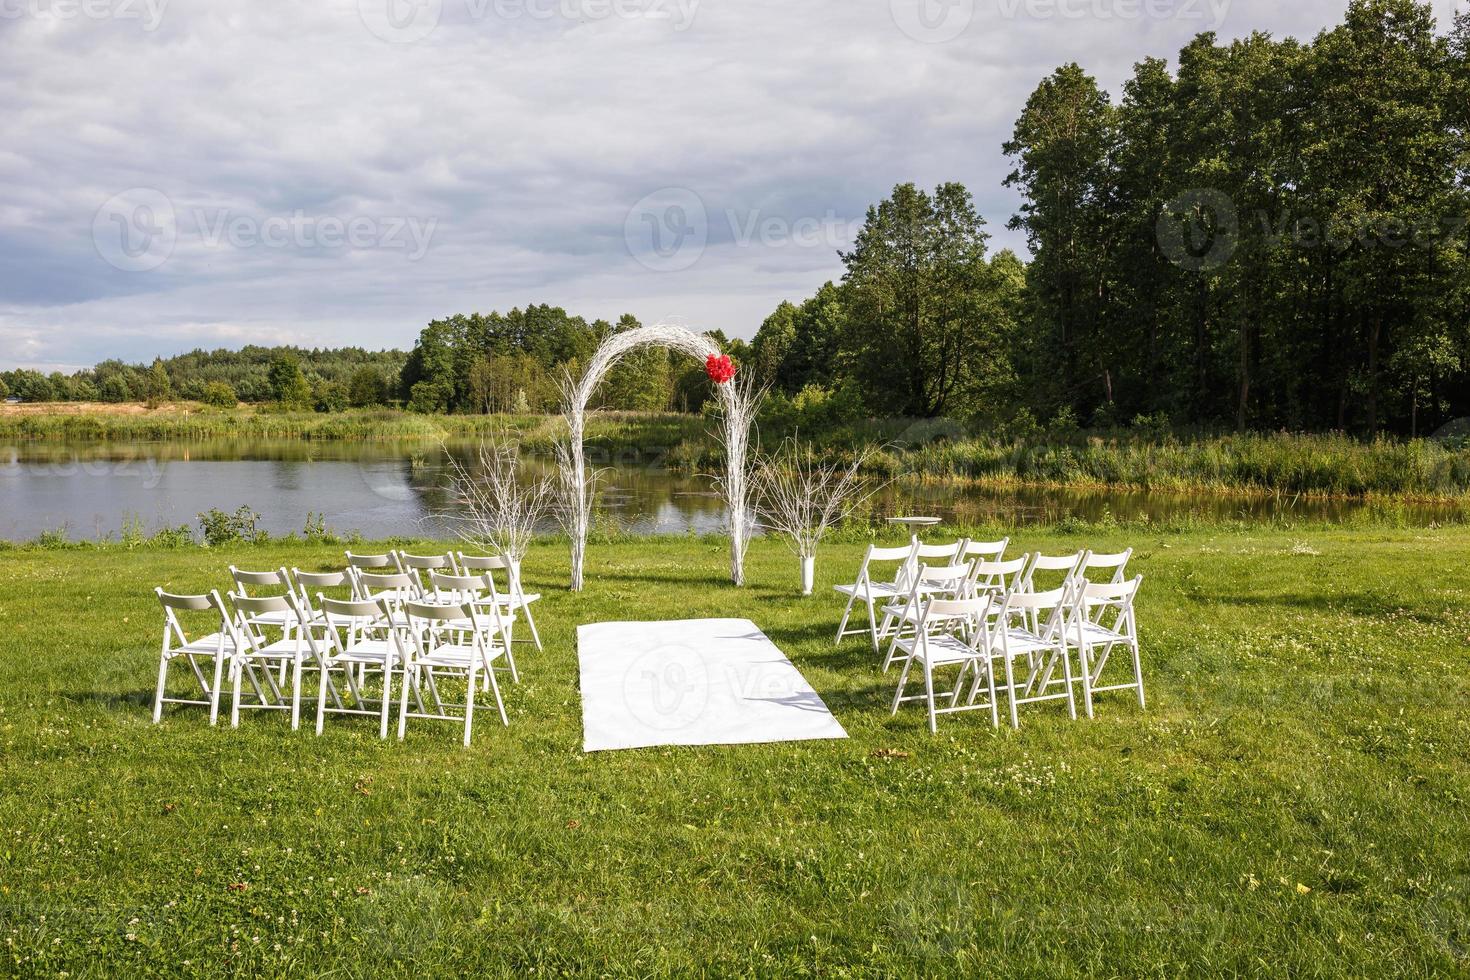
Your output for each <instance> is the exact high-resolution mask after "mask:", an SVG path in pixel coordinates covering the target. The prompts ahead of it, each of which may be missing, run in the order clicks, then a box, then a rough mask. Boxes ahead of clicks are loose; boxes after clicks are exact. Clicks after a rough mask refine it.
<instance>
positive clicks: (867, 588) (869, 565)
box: [832, 544, 917, 653]
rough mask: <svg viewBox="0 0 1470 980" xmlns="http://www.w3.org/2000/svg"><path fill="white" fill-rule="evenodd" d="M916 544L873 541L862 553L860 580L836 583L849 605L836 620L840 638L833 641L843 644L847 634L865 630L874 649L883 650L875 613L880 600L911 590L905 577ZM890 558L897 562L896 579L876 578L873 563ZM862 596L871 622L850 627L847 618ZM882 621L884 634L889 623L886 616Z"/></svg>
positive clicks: (894, 597) (890, 598)
mask: <svg viewBox="0 0 1470 980" xmlns="http://www.w3.org/2000/svg"><path fill="white" fill-rule="evenodd" d="M916 547H917V545H912V544H907V545H904V546H903V547H900V548H879V547H876V546H874V545H871V544H870V545H868V550H867V551H866V552H864V553H863V564H862V567H861V568H859V569H858V576H857V581H855V582H853V583H852V584H851V585H834V586H833V587H832V588H833V589H834V590H836V591H837V592H840V593H841V594H843V595H845V596H847V606H846V608H844V609H843V610H842V622H840V623H838V624H837V638H836V640H835V641H833V642H834V645H838V644H841V643H842V638H843V637H844V636H856V635H858V634H859V633H864V632H866V633H867V634H868V638H869V640H870V641H871V642H872V644H873V652H874V653H879V652H881V650H882V647H881V646H880V639H879V637H880V633H879V630H878V618H877V615H876V609H877V603H879V602H883V603H887V602H889V601H891V600H894V599H900V598H902V597H903V596H904V595H905V594H906V593H907V592H908V585H909V583H908V580H907V578H906V577H905V573H906V572H908V571H909V570H910V568H909V566H910V562H911V561H912V559H913V556H914V551H915V548H916ZM891 562H896V563H898V568H897V570H896V571H895V573H894V577H893V580H892V581H875V580H874V578H873V571H874V570H873V565H874V563H891ZM860 599H861V600H862V602H863V605H865V606H867V609H868V626H867V629H866V630H864V629H861V628H859V629H851V630H850V629H848V628H847V620H848V618H849V617H850V616H851V615H852V607H853V603H855V602H857V601H858V600H860ZM883 625H884V631H883V634H881V635H886V633H887V626H888V623H887V621H886V620H885V622H884V624H883Z"/></svg>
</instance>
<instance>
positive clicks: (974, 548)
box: [961, 538, 1011, 561]
mask: <svg viewBox="0 0 1470 980" xmlns="http://www.w3.org/2000/svg"><path fill="white" fill-rule="evenodd" d="M1010 545H1011V539H1010V538H1001V539H1000V540H999V541H966V542H965V550H964V553H963V555H962V556H961V557H964V558H984V559H987V560H989V561H1000V560H1001V557H1002V556H1003V555H1004V554H1005V553H1006V549H1007V548H1009V547H1010Z"/></svg>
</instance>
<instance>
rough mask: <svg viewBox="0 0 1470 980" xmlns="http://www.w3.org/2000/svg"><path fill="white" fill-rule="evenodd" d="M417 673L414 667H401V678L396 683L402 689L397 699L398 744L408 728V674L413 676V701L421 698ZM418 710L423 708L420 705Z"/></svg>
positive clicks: (406, 665)
mask: <svg viewBox="0 0 1470 980" xmlns="http://www.w3.org/2000/svg"><path fill="white" fill-rule="evenodd" d="M418 673H419V670H418V668H417V667H414V666H411V665H408V664H405V665H404V667H403V677H402V678H400V679H399V681H398V683H399V684H400V685H401V687H402V690H401V693H400V695H399V699H398V741H400V742H401V741H403V733H404V732H405V731H406V730H407V727H408V688H409V684H410V680H409V675H410V674H412V675H413V680H412V682H411V683H412V684H413V686H414V688H415V691H414V698H415V700H422V699H421V698H419V695H418V691H417V688H418V683H419V678H418ZM419 710H420V711H422V710H423V706H422V705H420V706H419Z"/></svg>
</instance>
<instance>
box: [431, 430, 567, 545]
mask: <svg viewBox="0 0 1470 980" xmlns="http://www.w3.org/2000/svg"><path fill="white" fill-rule="evenodd" d="M445 455H446V456H448V457H449V462H450V466H451V468H452V469H453V477H452V483H451V486H452V493H453V498H454V501H455V503H456V504H457V505H458V510H457V511H456V512H455V513H453V514H451V515H449V519H450V524H451V525H452V526H453V528H454V532H455V534H456V535H457V536H458V537H459V538H460V540H462V541H464V542H466V543H467V544H470V545H473V546H474V547H476V548H478V549H480V550H481V551H484V552H488V553H490V554H493V555H498V556H500V557H502V558H505V559H507V560H508V561H510V562H511V563H512V565H513V566H516V567H518V566H519V565H520V562H521V559H522V558H524V557H525V556H526V552H527V550H529V549H530V547H531V542H532V540H534V538H535V536H536V529H537V527H538V525H540V523H541V522H542V520H543V519H544V518H545V517H546V516H547V514H548V513H549V512H550V511H551V509H552V507H553V506H554V505H555V503H556V497H557V488H556V484H555V481H553V480H552V479H551V478H549V477H541V478H538V479H535V480H531V481H530V482H526V481H525V480H523V479H522V478H521V473H520V460H519V454H518V453H517V452H516V449H515V447H514V446H511V445H507V444H505V443H497V442H488V441H487V442H485V443H482V444H481V445H480V447H479V452H478V454H477V458H476V464H475V469H474V472H471V470H470V469H469V468H468V467H466V466H465V465H464V464H463V463H461V462H460V461H459V460H458V459H456V458H455V457H454V456H453V455H451V454H450V453H449V452H448V451H447V450H446V451H445Z"/></svg>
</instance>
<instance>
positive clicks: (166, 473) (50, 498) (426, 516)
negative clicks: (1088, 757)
mask: <svg viewBox="0 0 1470 980" xmlns="http://www.w3.org/2000/svg"><path fill="white" fill-rule="evenodd" d="M447 448H448V449H449V450H450V451H451V452H453V453H454V454H455V455H456V456H457V457H458V458H460V460H461V461H462V462H465V463H466V464H468V465H471V466H472V465H473V463H472V458H473V455H474V447H473V445H472V444H470V443H462V444H451V445H449V446H448V447H447ZM594 455H595V454H594ZM594 465H596V464H594ZM524 466H525V470H526V474H527V475H528V476H537V475H549V474H550V473H551V472H552V469H553V468H552V464H551V461H550V460H549V459H547V458H544V457H534V456H533V457H527V458H526V459H525V460H524ZM451 474H452V468H451V467H450V465H449V463H448V462H447V460H446V459H445V458H444V455H443V453H442V452H441V451H440V447H439V446H438V445H437V444H433V443H427V444H426V443H422V442H418V443H398V444H394V443H370V444H369V443H331V442H326V443H304V442H298V441H286V442H277V441H231V442H223V441H222V442H203V443H189V444H179V443H126V444H89V445H85V446H65V445H54V444H24V445H19V446H10V447H6V448H0V501H3V503H0V538H6V539H10V540H24V539H29V538H33V537H35V536H36V535H38V534H40V533H41V532H42V531H47V530H56V529H65V530H66V531H67V532H68V533H69V534H70V535H71V536H73V537H95V536H100V535H103V534H106V533H109V532H113V531H116V530H117V529H118V528H119V527H120V526H121V525H122V524H123V521H124V520H125V519H128V518H140V519H141V520H142V521H143V522H144V524H145V526H146V527H148V528H149V529H153V528H156V527H161V526H165V525H177V524H189V525H194V524H196V523H197V520H198V516H197V515H198V513H199V512H200V511H204V510H208V509H210V508H212V507H217V508H220V509H221V510H234V509H236V508H237V507H240V506H241V505H246V506H249V507H251V508H253V509H255V510H256V511H258V512H259V513H260V514H261V515H262V524H263V526H264V527H265V528H266V529H267V530H269V531H270V532H271V533H273V534H284V533H288V532H291V531H300V530H301V529H302V528H303V527H304V526H305V524H306V519H307V515H308V514H310V513H313V512H315V513H319V514H323V515H325V518H326V522H327V525H328V526H329V527H330V528H331V529H333V530H334V531H337V532H339V533H347V532H352V531H358V532H361V533H362V534H363V535H364V536H366V537H369V538H377V537H388V536H421V535H428V536H434V537H444V536H448V535H450V534H451V533H452V531H451V529H450V528H449V527H448V525H447V523H446V521H445V519H444V515H445V514H446V513H448V512H450V511H451V510H452V508H453V499H452V493H451V492H450V484H451ZM1383 507H1388V508H1391V509H1392V510H1393V512H1394V515H1395V516H1396V517H1397V518H1399V519H1401V520H1403V521H1405V522H1407V523H1411V524H1419V525H1428V524H1431V523H1463V522H1464V521H1465V519H1466V509H1465V507H1463V506H1462V505H1459V504H1455V503H1438V504H1416V503H1408V504H1390V505H1379V504H1373V503H1365V502H1363V501H1353V500H1318V499H1302V498H1285V497H1245V496H1226V495H1212V494H1168V493H1143V492H1135V491H1107V490H1085V491H1078V490H1057V489H1040V488H1004V487H1003V488H996V487H977V486H967V485H966V486H959V485H955V484H944V483H931V484H905V485H902V486H897V487H890V488H888V489H887V490H885V491H884V492H883V493H882V494H880V495H879V496H878V498H877V499H876V500H875V502H874V509H875V510H876V511H877V512H878V513H879V514H880V515H883V516H886V515H889V514H896V513H916V512H923V513H933V514H937V515H939V516H942V517H947V518H957V519H960V520H963V521H965V522H969V523H995V524H1000V525H1005V526H1014V525H1024V524H1034V523H1040V522H1053V521H1057V520H1060V519H1063V518H1067V517H1077V518H1081V519H1084V520H1088V521H1098V520H1102V519H1104V518H1105V517H1107V516H1109V515H1110V516H1112V517H1113V518H1116V519H1118V520H1125V521H1132V520H1140V519H1149V520H1153V521H1167V520H1178V519H1181V518H1195V519H1199V520H1204V521H1219V520H1244V521H1276V520H1283V519H1285V520H1297V521H1330V522H1343V521H1349V520H1352V519H1353V518H1355V517H1358V516H1361V515H1363V514H1364V513H1365V512H1366V511H1372V510H1374V509H1375V508H1383ZM596 516H597V520H598V522H599V523H600V525H601V526H604V527H607V528H609V529H620V530H623V531H626V532H629V533H634V534H652V533H681V532H688V531H693V532H695V533H705V532H711V531H717V530H719V529H720V527H721V526H722V525H723V522H724V510H723V507H722V505H721V502H720V499H719V496H718V495H717V494H716V493H715V492H714V491H713V489H712V488H711V486H710V482H709V480H708V478H704V477H694V476H687V475H683V474H678V473H672V472H669V471H668V470H663V469H654V468H644V467H637V466H629V465H626V464H625V465H619V466H614V467H610V468H608V469H605V470H604V471H603V474H602V482H601V493H600V497H599V501H598V512H597V515H596Z"/></svg>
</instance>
